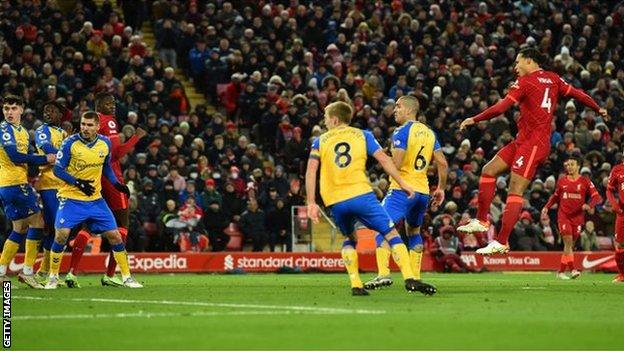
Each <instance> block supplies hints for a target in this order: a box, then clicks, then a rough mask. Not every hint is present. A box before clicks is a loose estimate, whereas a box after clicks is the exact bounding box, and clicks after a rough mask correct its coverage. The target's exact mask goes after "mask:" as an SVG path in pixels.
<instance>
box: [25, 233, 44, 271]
mask: <svg viewBox="0 0 624 351" xmlns="http://www.w3.org/2000/svg"><path fill="white" fill-rule="evenodd" d="M42 235H43V229H42V228H30V229H28V233H27V234H26V254H25V255H24V269H23V271H22V272H23V273H24V274H26V275H33V274H34V270H33V266H34V265H35V261H36V260H37V254H38V253H39V242H40V241H41V236H42Z"/></svg>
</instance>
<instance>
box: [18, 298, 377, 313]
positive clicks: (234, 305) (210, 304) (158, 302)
mask: <svg viewBox="0 0 624 351" xmlns="http://www.w3.org/2000/svg"><path fill="white" fill-rule="evenodd" d="M12 298H13V299H18V300H19V299H22V300H54V301H58V300H65V301H74V302H110V303H128V304H130V303H143V304H154V305H173V306H200V307H230V308H251V309H253V308H255V309H267V310H285V311H296V312H319V313H337V314H385V313H386V311H385V310H364V309H347V308H333V307H310V306H280V305H258V304H238V303H222V302H195V301H169V300H123V299H103V298H72V299H63V298H52V297H38V296H13V297H12Z"/></svg>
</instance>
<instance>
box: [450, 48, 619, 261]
mask: <svg viewBox="0 0 624 351" xmlns="http://www.w3.org/2000/svg"><path fill="white" fill-rule="evenodd" d="M543 62H544V57H543V56H542V54H541V53H540V52H539V51H538V50H537V49H536V48H532V47H530V48H525V49H522V50H520V52H519V53H518V56H517V57H516V62H515V66H514V70H515V71H516V73H517V74H518V79H517V80H516V81H515V82H514V83H513V84H512V85H511V87H510V89H509V91H508V92H507V95H506V96H505V98H504V99H502V100H500V101H499V102H498V103H496V104H495V105H494V106H491V107H489V108H488V109H486V110H485V111H483V112H481V113H480V114H478V115H477V116H475V117H471V118H467V119H465V120H464V121H463V122H462V123H461V125H460V129H464V128H466V127H468V126H471V125H473V124H475V123H478V122H481V121H486V120H489V119H491V118H493V117H496V116H499V115H501V114H502V113H504V112H505V111H507V110H508V109H509V108H510V107H511V106H513V105H514V104H516V103H518V104H519V105H520V118H519V119H518V122H517V125H518V135H517V136H516V139H515V140H514V141H512V142H511V143H509V144H507V145H506V146H505V147H503V148H502V149H501V150H500V151H499V152H498V153H497V154H496V156H494V158H493V159H492V160H491V161H490V162H488V163H487V164H486V165H485V167H483V170H482V172H481V178H480V179H479V202H478V208H477V218H476V219H473V220H471V221H470V222H469V223H468V224H466V225H464V226H461V227H458V228H457V229H458V230H460V231H464V232H468V233H475V232H483V231H486V230H487V229H488V228H489V223H488V221H487V215H488V213H489V210H490V205H491V203H492V200H493V199H494V194H495V190H496V184H495V182H496V177H497V176H498V175H499V174H501V173H503V172H506V171H507V170H509V169H510V168H511V181H510V182H509V191H508V195H507V202H506V204H505V210H504V212H503V219H502V225H501V229H500V232H499V234H498V241H497V240H494V241H492V242H490V243H489V244H488V245H487V246H486V247H484V248H481V249H478V250H477V253H478V254H484V255H491V254H496V253H506V252H508V251H509V245H508V244H507V240H508V239H509V234H511V230H512V229H513V227H514V226H515V224H516V222H517V221H518V218H519V216H520V212H521V211H522V203H523V199H522V195H523V193H524V191H525V190H526V188H527V187H528V185H529V184H530V183H531V180H532V179H533V176H535V172H536V170H537V167H538V166H539V165H540V164H541V163H542V162H543V161H545V160H546V159H547V158H548V155H549V154H550V136H551V133H552V127H551V122H552V119H553V113H554V112H555V110H556V108H557V101H558V100H559V96H568V97H573V98H574V99H576V100H578V101H580V102H581V103H583V104H584V105H585V106H588V107H590V108H592V109H593V110H594V111H596V112H598V113H599V114H600V115H602V116H603V117H606V116H607V111H606V110H605V109H601V108H600V107H599V106H598V104H596V102H595V101H594V100H593V99H592V98H591V97H589V95H587V94H586V93H584V92H583V91H582V90H579V89H576V88H574V87H573V86H571V85H569V84H568V83H566V82H565V81H564V80H563V79H561V77H559V75H557V74H556V73H554V72H549V71H545V70H543V69H542V68H541V65H542V64H543Z"/></svg>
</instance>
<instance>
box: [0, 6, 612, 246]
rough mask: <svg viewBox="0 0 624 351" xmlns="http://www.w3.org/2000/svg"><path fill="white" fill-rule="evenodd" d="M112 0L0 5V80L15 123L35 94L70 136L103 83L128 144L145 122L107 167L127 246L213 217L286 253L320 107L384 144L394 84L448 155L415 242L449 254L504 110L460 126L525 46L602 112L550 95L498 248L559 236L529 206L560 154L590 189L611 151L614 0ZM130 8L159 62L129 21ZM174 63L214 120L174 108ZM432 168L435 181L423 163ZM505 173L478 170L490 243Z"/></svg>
mask: <svg viewBox="0 0 624 351" xmlns="http://www.w3.org/2000/svg"><path fill="white" fill-rule="evenodd" d="M119 2H120V5H121V8H122V9H123V13H116V12H115V11H113V6H112V4H111V3H110V2H109V1H105V2H104V6H103V7H101V8H98V7H97V6H95V5H94V3H93V2H92V1H77V2H76V4H75V7H74V8H73V9H72V10H71V11H70V12H69V13H64V12H63V11H61V9H60V7H59V6H58V4H57V2H56V1H54V0H51V1H41V2H39V1H28V0H24V1H19V2H14V1H6V0H5V1H2V2H1V4H0V20H1V23H0V60H1V61H2V66H1V68H0V89H1V90H2V94H3V95H4V94H7V93H11V94H17V95H21V96H23V97H24V98H25V101H26V105H27V106H28V107H29V109H28V110H26V112H25V116H24V119H23V124H24V126H25V127H26V128H28V129H30V130H33V129H35V128H36V127H37V126H38V125H39V124H40V123H41V116H42V113H41V109H42V105H43V103H44V102H45V101H49V100H56V101H59V102H60V103H62V104H63V105H64V106H66V108H67V111H66V119H65V124H64V126H65V128H66V129H71V124H72V123H73V124H74V126H75V125H76V122H77V118H78V116H79V114H80V113H81V112H83V111H86V110H88V109H93V100H94V96H95V94H97V93H98V92H102V91H108V92H110V93H112V94H114V95H115V96H116V98H117V113H116V114H117V118H118V121H119V123H120V124H121V125H122V126H123V129H122V131H123V134H124V136H125V137H126V138H128V137H130V136H132V135H133V134H135V133H136V129H137V128H138V127H139V126H141V127H142V128H144V129H145V130H147V132H148V135H147V137H146V138H143V139H142V140H141V142H139V143H138V144H137V146H136V149H135V152H134V153H133V154H131V155H130V156H128V157H126V158H125V159H124V160H123V165H124V167H125V169H126V170H125V172H124V176H125V181H126V183H127V184H128V185H129V186H130V188H131V191H132V193H133V196H132V197H131V201H130V206H131V230H130V243H129V245H128V250H129V251H143V250H151V251H155V250H176V249H178V246H177V245H176V244H174V240H175V239H174V238H175V235H176V233H177V231H175V230H172V229H171V228H168V227H167V226H166V223H167V221H168V220H170V219H171V218H173V217H175V218H176V219H178V220H186V219H192V218H196V219H198V220H196V221H193V225H192V226H190V227H192V229H191V232H192V233H195V234H197V235H198V234H200V233H206V234H208V236H209V237H210V242H211V247H212V249H213V250H222V249H224V248H225V247H226V245H227V242H228V239H229V237H228V236H227V235H226V234H223V231H224V229H226V228H227V227H228V226H229V224H230V223H231V222H234V223H237V224H238V227H239V228H240V229H241V231H242V232H243V233H244V234H245V236H246V237H247V238H248V239H251V240H250V241H252V242H253V247H254V250H262V249H263V248H265V247H266V246H267V245H268V246H270V248H271V249H273V248H274V246H276V245H277V246H280V245H281V244H285V245H287V246H290V240H289V239H288V238H289V237H290V208H291V207H292V206H297V205H303V202H304V201H303V199H304V198H303V196H302V195H303V189H302V186H301V184H302V181H301V180H302V179H303V178H302V177H303V174H304V171H305V162H306V161H307V157H308V153H309V145H310V141H311V138H313V137H314V136H318V135H320V133H321V132H322V130H323V129H322V126H321V125H320V122H321V120H322V116H323V114H322V111H323V108H324V107H325V106H326V105H327V104H328V103H330V102H332V101H336V100H341V101H345V102H348V103H350V104H351V105H352V107H353V108H354V111H355V117H354V119H353V125H354V126H358V127H360V128H364V129H369V130H371V131H372V132H373V134H374V135H375V137H376V138H377V140H378V141H379V142H380V143H381V145H382V146H384V147H388V148H389V147H390V144H389V138H390V136H391V135H392V132H393V130H394V128H395V127H396V123H395V122H394V119H393V109H394V101H395V100H396V99H397V98H398V97H400V96H402V95H406V94H412V95H414V96H416V97H417V98H418V99H419V101H420V105H421V106H420V107H421V111H420V113H419V119H420V120H421V121H423V122H426V123H427V124H428V125H430V126H431V128H432V129H433V130H434V131H435V133H436V134H437V137H438V139H439V141H440V143H441V145H442V147H443V150H444V153H445V155H446V157H447V159H448V161H449V165H450V170H449V175H448V186H447V189H445V190H446V201H445V202H444V203H443V204H442V205H441V206H440V207H434V208H431V210H430V211H429V212H428V213H427V215H426V217H425V224H424V225H423V229H424V232H425V235H426V238H427V241H426V242H427V243H428V244H429V245H428V246H433V245H434V239H435V238H436V237H438V236H440V229H441V228H444V232H445V234H451V235H457V236H458V238H459V241H458V242H459V243H458V244H457V245H458V246H461V247H463V249H471V248H476V247H480V246H483V245H484V244H485V243H486V242H487V239H488V238H487V237H486V236H483V237H468V236H466V237H464V236H462V235H461V233H454V232H453V233H449V231H453V228H455V227H456V226H457V224H459V223H460V222H462V221H463V220H465V219H467V218H469V217H474V212H475V208H476V189H477V182H478V175H479V174H480V169H481V168H482V167H483V165H484V162H485V160H487V159H490V158H491V157H492V156H493V155H494V154H495V153H496V151H497V150H498V149H499V148H500V147H502V146H503V145H505V144H506V143H507V142H509V141H510V140H511V138H512V136H513V135H515V132H516V126H515V124H514V120H515V119H517V117H518V114H519V112H518V110H517V109H512V110H511V111H510V112H508V113H507V114H505V115H502V116H500V117H497V118H495V119H493V120H491V121H490V122H489V123H487V122H486V123H480V124H479V125H478V127H477V128H473V129H471V130H469V132H461V131H459V129H458V125H459V122H460V121H461V120H463V119H464V118H466V117H470V116H473V115H475V114H477V113H478V112H479V111H481V110H483V109H484V108H486V107H487V106H489V105H492V104H493V103H495V102H496V101H497V100H498V99H500V98H501V97H502V96H504V94H505V91H506V88H507V87H508V86H509V84H510V83H512V82H513V80H514V74H513V72H512V67H513V61H514V59H515V56H516V53H517V52H518V50H519V49H520V48H521V47H523V46H526V45H531V46H536V47H538V48H539V49H540V50H541V51H542V52H543V53H545V54H547V55H548V56H549V57H550V58H551V62H550V68H551V69H552V70H554V71H556V72H557V73H559V74H560V75H561V76H562V77H563V78H564V79H565V80H567V81H568V82H570V83H571V84H573V85H574V86H577V87H580V88H582V89H584V90H586V91H588V92H589V94H590V95H591V96H592V97H593V98H595V99H596V100H597V101H598V102H599V104H600V105H601V106H602V107H605V108H606V109H607V110H608V112H609V116H610V117H609V118H608V119H602V118H600V117H598V116H596V114H595V113H594V112H593V111H592V110H590V109H582V108H581V106H580V105H579V106H577V105H575V104H574V102H566V101H562V102H561V103H560V104H559V106H558V109H557V112H556V114H555V115H556V119H555V121H554V129H555V131H554V132H553V134H552V139H551V145H552V153H551V155H550V158H549V160H548V162H547V163H545V164H544V165H543V166H542V167H541V168H540V169H539V171H538V173H537V176H536V180H535V181H534V182H533V184H532V186H531V188H530V193H528V194H526V195H525V206H524V212H523V214H522V217H521V221H520V222H519V223H518V224H517V227H516V230H515V232H514V234H512V237H511V241H510V243H511V249H512V250H555V249H559V248H560V247H561V242H560V239H559V236H558V233H557V229H556V225H554V223H555V222H554V221H555V220H556V218H555V212H556V211H554V210H552V211H551V212H550V216H544V217H542V216H540V210H541V209H542V207H543V205H544V204H545V203H546V200H547V199H548V196H549V194H550V193H552V191H553V190H554V188H555V182H556V179H557V177H558V176H559V174H560V173H561V172H562V171H563V166H562V163H563V159H564V158H565V157H566V155H567V154H571V153H578V154H582V155H583V157H584V164H583V168H582V171H581V173H582V174H583V175H586V176H588V177H591V179H592V180H593V182H594V184H595V185H596V186H597V188H598V190H599V192H600V193H601V194H604V193H605V187H606V182H607V178H608V175H609V172H610V170H611V168H612V167H613V165H615V164H617V163H619V162H622V151H623V141H624V140H623V139H622V138H623V137H622V134H623V133H624V122H623V119H622V117H624V116H623V111H622V107H623V106H624V59H623V55H624V50H623V47H622V45H623V43H624V40H623V39H624V38H623V36H624V34H623V32H622V31H621V30H619V29H618V28H622V26H623V25H624V23H623V21H624V5H621V4H618V2H616V1H597V0H592V1H587V2H582V4H581V2H578V1H563V0H556V1H532V2H530V1H525V0H519V1H509V0H503V1H463V2H441V3H439V1H410V0H407V1H398V0H394V1H361V0H355V1H340V0H333V1H331V2H329V1H327V2H325V1H304V0H290V1H273V2H268V1H232V2H229V1H223V2H221V1H218V2H214V1H212V2H208V1H192V0H191V1H171V0H156V1H119ZM148 19H150V20H152V21H153V23H152V25H153V26H154V32H155V36H156V39H157V43H156V50H157V51H158V54H157V55H155V54H154V52H153V50H152V48H150V47H149V46H148V45H146V44H145V43H144V42H143V39H142V37H141V32H140V31H139V28H140V27H141V25H142V22H143V20H148ZM175 68H180V69H182V70H183V71H184V72H185V73H186V74H187V75H188V76H189V77H192V79H193V82H194V84H195V85H196V87H197V88H198V89H199V90H200V91H202V92H203V93H204V94H205V96H206V98H207V100H208V101H210V103H212V104H213V105H215V107H216V108H217V111H216V112H209V111H212V110H210V109H208V108H207V106H203V105H198V106H194V108H192V107H191V106H190V103H189V100H188V99H187V97H186V95H185V91H184V88H183V86H182V84H181V82H180V81H178V80H177V78H176V77H175ZM35 174H36V171H35V170H33V175H35ZM369 176H370V180H371V183H372V184H373V186H374V189H375V192H376V194H377V196H378V197H379V198H380V199H381V198H382V197H383V195H384V194H385V192H386V191H387V189H388V185H389V183H388V179H387V176H386V175H385V174H383V172H382V170H381V168H380V167H379V166H378V165H375V164H373V163H371V164H370V172H369ZM430 176H431V177H430V183H431V184H436V182H435V176H436V172H435V170H434V169H431V171H430ZM507 181H508V179H507V178H505V177H499V178H498V179H497V181H496V184H497V188H498V189H499V190H500V192H499V194H497V196H496V198H495V200H494V202H493V204H492V208H491V221H492V223H494V224H495V225H494V226H492V229H491V230H490V232H489V233H487V236H489V237H493V236H494V235H495V231H496V224H498V223H499V222H500V218H501V213H502V205H503V204H504V200H505V198H504V196H505V193H506V192H505V189H506V186H507ZM614 218H615V215H614V212H613V209H612V208H611V206H610V204H608V203H604V204H603V205H601V206H599V207H598V208H597V209H596V211H595V212H593V213H591V214H590V216H589V220H588V222H587V225H586V227H585V228H584V230H583V234H582V236H581V240H579V242H578V244H577V245H579V246H580V247H582V248H583V249H589V250H593V249H597V248H598V246H599V245H598V241H599V240H598V238H600V237H612V236H613V227H614ZM144 223H150V224H154V225H153V226H145V225H144ZM187 227H188V226H187ZM148 228H155V229H148ZM5 232H6V231H5ZM192 237H195V236H193V235H192ZM191 241H192V243H196V242H198V241H197V239H193V240H191Z"/></svg>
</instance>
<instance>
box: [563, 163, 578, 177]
mask: <svg viewBox="0 0 624 351" xmlns="http://www.w3.org/2000/svg"><path fill="white" fill-rule="evenodd" d="M580 168H581V166H580V165H579V164H578V162H577V161H576V160H567V161H566V163H565V169H566V173H568V175H570V176H577V175H578V174H579V169H580Z"/></svg>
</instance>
